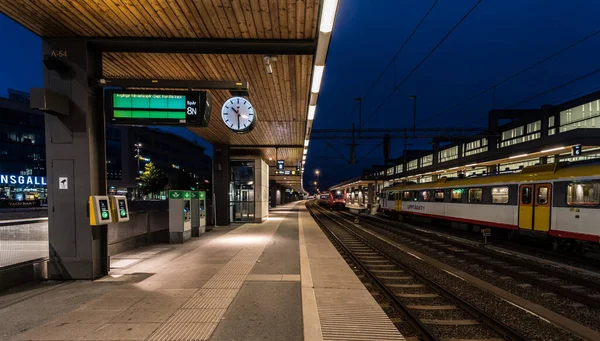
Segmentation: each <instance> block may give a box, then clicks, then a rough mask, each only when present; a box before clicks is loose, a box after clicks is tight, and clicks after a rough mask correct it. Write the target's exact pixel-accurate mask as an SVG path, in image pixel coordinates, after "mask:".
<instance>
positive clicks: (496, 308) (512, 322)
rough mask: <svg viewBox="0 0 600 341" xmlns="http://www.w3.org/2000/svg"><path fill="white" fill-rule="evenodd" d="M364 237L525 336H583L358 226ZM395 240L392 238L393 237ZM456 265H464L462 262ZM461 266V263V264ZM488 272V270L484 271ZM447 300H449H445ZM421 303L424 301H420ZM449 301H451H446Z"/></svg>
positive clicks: (554, 337) (535, 337)
mask: <svg viewBox="0 0 600 341" xmlns="http://www.w3.org/2000/svg"><path fill="white" fill-rule="evenodd" d="M355 231H356V232H358V233H359V234H360V235H361V236H363V237H364V238H365V239H366V240H368V241H369V242H370V243H372V244H373V245H374V246H376V247H377V248H380V249H382V250H384V251H386V252H388V253H389V254H390V255H395V256H396V259H397V260H399V261H400V262H402V263H404V264H406V265H407V266H409V267H410V268H412V269H418V272H419V273H420V274H422V275H424V276H426V277H427V278H429V279H431V280H433V281H435V282H436V283H438V284H440V285H441V286H443V287H444V288H445V289H447V290H449V291H451V292H453V293H454V294H456V295H458V296H459V297H461V298H462V299H464V300H466V301H467V302H469V303H471V304H473V305H475V306H477V307H479V308H480V309H484V310H485V311H486V312H487V313H488V314H490V315H491V316H492V317H494V318H496V319H497V320H499V321H502V322H503V323H505V324H506V325H508V326H510V327H511V328H514V329H515V330H518V331H520V332H521V333H522V334H523V335H524V336H526V337H527V338H529V339H531V340H544V341H549V340H560V341H566V340H581V339H580V338H578V337H576V336H574V335H572V334H570V333H568V332H567V331H565V330H563V329H561V328H558V327H556V326H554V325H553V324H550V323H547V322H545V321H543V320H541V319H540V318H538V317H536V316H533V315H531V314H529V313H526V312H525V311H523V310H521V309H519V308H517V307H515V306H513V305H511V304H509V303H507V302H506V301H504V300H501V299H500V298H497V297H495V296H493V295H492V294H489V293H487V292H485V291H483V290H480V289H479V288H477V287H475V286H473V285H471V284H470V283H468V282H465V281H462V280H460V279H458V278H456V277H454V276H452V275H450V274H448V273H446V272H444V271H442V270H440V269H438V268H435V267H433V266H431V265H428V264H425V263H424V262H422V261H420V260H418V259H416V258H414V257H412V256H409V255H407V254H405V253H404V252H402V251H399V250H398V249H397V248H396V247H394V246H391V245H389V244H388V243H386V242H383V241H381V240H379V239H378V238H375V237H373V236H371V235H370V234H368V233H365V232H364V231H361V230H358V229H355ZM390 239H392V238H390ZM423 253H425V254H428V255H430V256H431V252H430V251H429V252H428V251H427V250H424V252H423ZM456 264H458V265H461V267H462V264H460V263H459V262H456ZM457 267H458V266H457ZM481 273H482V274H484V272H483V271H482V272H481ZM444 301H446V300H444ZM417 302H421V303H417ZM446 302H447V301H446ZM411 304H413V303H411ZM414 304H424V301H423V300H422V299H420V300H415V303H414Z"/></svg>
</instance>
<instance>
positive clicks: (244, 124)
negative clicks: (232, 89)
mask: <svg viewBox="0 0 600 341" xmlns="http://www.w3.org/2000/svg"><path fill="white" fill-rule="evenodd" d="M221 118H222V119H223V122H224V123H225V125H226V126H227V128H229V129H231V130H232V131H234V132H236V133H247V132H249V131H251V130H252V129H254V124H255V123H256V113H255V112H254V107H253V106H252V104H251V103H250V101H249V100H247V99H246V98H243V97H231V98H230V99H228V100H227V101H225V103H223V107H222V108H221Z"/></svg>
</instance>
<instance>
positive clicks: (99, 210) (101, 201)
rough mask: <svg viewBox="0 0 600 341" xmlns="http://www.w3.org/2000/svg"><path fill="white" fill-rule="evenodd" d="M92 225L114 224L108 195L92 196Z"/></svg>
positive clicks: (90, 203)
mask: <svg viewBox="0 0 600 341" xmlns="http://www.w3.org/2000/svg"><path fill="white" fill-rule="evenodd" d="M89 205H90V214H89V216H90V225H92V226H98V225H107V224H109V223H112V213H111V211H110V202H109V199H108V197H107V196H106V195H92V196H90V202H89Z"/></svg>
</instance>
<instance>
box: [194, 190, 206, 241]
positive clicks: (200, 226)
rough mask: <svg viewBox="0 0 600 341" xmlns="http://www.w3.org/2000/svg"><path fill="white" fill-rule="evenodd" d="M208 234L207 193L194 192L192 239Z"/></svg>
mask: <svg viewBox="0 0 600 341" xmlns="http://www.w3.org/2000/svg"><path fill="white" fill-rule="evenodd" d="M204 232H206V192H204V191H195V192H192V237H199V236H200V235H201V234H203V233H204Z"/></svg>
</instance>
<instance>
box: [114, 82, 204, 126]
mask: <svg viewBox="0 0 600 341" xmlns="http://www.w3.org/2000/svg"><path fill="white" fill-rule="evenodd" d="M104 98H105V112H106V115H107V120H109V121H110V122H111V123H114V124H126V125H187V126H194V127H207V126H208V121H209V119H210V110H211V104H212V97H211V95H210V93H207V92H206V91H152V90H107V91H106V92H105V94H104Z"/></svg>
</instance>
